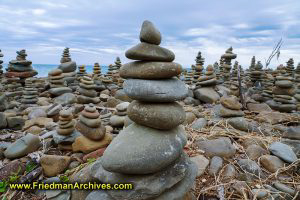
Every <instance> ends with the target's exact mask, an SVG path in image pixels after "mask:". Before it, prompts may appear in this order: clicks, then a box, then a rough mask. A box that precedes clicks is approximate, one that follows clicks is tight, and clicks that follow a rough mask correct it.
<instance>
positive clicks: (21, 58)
mask: <svg viewBox="0 0 300 200" xmlns="http://www.w3.org/2000/svg"><path fill="white" fill-rule="evenodd" d="M26 56H27V54H26V50H25V49H22V50H21V51H17V58H16V60H12V61H10V62H9V64H8V68H7V72H6V73H5V76H6V77H9V78H11V77H19V78H20V82H21V83H22V84H25V79H26V78H29V77H33V76H35V75H37V74H38V72H37V71H35V70H34V69H33V68H32V66H31V64H32V62H31V61H30V60H26Z"/></svg>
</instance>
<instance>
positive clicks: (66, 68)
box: [58, 47, 78, 90]
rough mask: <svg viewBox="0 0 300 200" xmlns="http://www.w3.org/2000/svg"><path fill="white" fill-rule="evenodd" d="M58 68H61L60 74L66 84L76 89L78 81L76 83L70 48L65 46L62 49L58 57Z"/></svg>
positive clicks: (75, 67) (74, 66)
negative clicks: (60, 56)
mask: <svg viewBox="0 0 300 200" xmlns="http://www.w3.org/2000/svg"><path fill="white" fill-rule="evenodd" d="M58 69H61V70H62V75H63V76H64V81H65V82H66V84H67V86H68V87H70V88H72V90H75V89H76V86H77V85H78V83H76V69H77V66H76V62H74V61H72V59H71V57H70V50H69V48H68V47H66V48H65V49H64V51H63V54H62V58H61V59H60V65H59V66H58Z"/></svg>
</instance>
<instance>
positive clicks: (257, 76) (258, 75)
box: [250, 61, 264, 86]
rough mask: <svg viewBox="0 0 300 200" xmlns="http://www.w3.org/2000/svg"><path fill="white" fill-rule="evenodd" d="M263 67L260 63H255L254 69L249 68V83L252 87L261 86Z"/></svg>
mask: <svg viewBox="0 0 300 200" xmlns="http://www.w3.org/2000/svg"><path fill="white" fill-rule="evenodd" d="M262 69H263V65H262V64H261V62H260V61H258V62H257V63H256V65H255V66H254V67H251V70H252V71H251V75H250V76H251V81H252V83H253V85H255V86H258V85H259V84H260V85H261V84H262V81H263V73H264V72H263V70H262Z"/></svg>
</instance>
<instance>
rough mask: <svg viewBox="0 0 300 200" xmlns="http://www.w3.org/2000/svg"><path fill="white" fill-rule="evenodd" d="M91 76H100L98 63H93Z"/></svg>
mask: <svg viewBox="0 0 300 200" xmlns="http://www.w3.org/2000/svg"><path fill="white" fill-rule="evenodd" d="M93 76H94V77H99V76H101V67H100V65H99V63H95V64H94V68H93Z"/></svg>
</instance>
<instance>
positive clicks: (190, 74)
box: [184, 70, 194, 85]
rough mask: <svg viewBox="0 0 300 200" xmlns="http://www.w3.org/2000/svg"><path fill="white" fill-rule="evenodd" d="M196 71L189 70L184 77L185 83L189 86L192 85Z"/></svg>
mask: <svg viewBox="0 0 300 200" xmlns="http://www.w3.org/2000/svg"><path fill="white" fill-rule="evenodd" d="M193 76H194V71H193V70H188V71H187V72H186V73H185V75H184V82H185V84H187V85H192V82H193Z"/></svg>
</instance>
